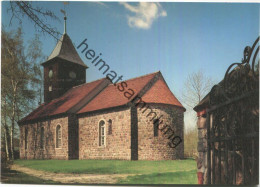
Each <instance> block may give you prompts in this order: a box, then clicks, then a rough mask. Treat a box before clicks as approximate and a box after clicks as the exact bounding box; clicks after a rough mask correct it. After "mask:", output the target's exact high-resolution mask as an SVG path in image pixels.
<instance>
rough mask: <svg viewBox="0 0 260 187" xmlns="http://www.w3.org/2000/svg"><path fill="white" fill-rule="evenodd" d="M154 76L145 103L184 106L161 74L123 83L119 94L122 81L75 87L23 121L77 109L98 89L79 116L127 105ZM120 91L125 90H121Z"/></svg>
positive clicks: (36, 110)
mask: <svg viewBox="0 0 260 187" xmlns="http://www.w3.org/2000/svg"><path fill="white" fill-rule="evenodd" d="M155 76H158V78H159V79H158V80H157V81H156V82H155V83H154V84H153V85H152V87H151V88H150V89H149V90H148V91H147V92H146V93H144V95H143V96H142V100H143V101H144V102H146V103H163V104H170V105H175V106H179V107H183V106H182V104H181V103H180V102H179V101H178V99H177V98H176V97H175V96H174V95H173V94H172V92H171V91H170V89H169V88H168V86H167V84H166V83H165V81H164V79H163V77H162V76H161V73H160V72H156V73H152V74H148V75H145V76H141V77H137V78H134V79H129V80H127V81H123V82H125V83H126V84H127V86H126V85H125V86H124V88H125V89H124V90H123V91H119V89H118V86H121V85H122V84H124V83H123V82H120V83H118V84H116V85H115V86H114V84H109V85H108V86H106V87H105V88H104V87H100V85H101V83H102V82H103V81H104V80H105V78H104V79H100V80H97V81H94V82H91V83H86V84H83V85H80V86H77V87H73V88H72V89H70V90H69V91H68V92H66V93H65V94H64V95H63V96H61V97H59V98H57V99H55V100H52V101H51V102H49V103H47V104H43V105H41V106H39V107H38V108H37V109H35V110H34V111H33V112H31V113H30V114H29V115H28V116H26V117H25V118H23V119H22V120H21V121H20V122H24V121H30V120H35V119H38V118H44V117H49V116H53V115H58V114H64V113H67V112H68V111H69V110H70V109H72V108H73V107H74V106H76V105H78V104H79V103H80V102H82V101H83V100H84V98H86V97H87V96H88V95H92V94H93V91H95V90H97V88H101V92H99V93H95V94H96V95H94V97H93V98H92V100H91V99H90V100H89V101H88V102H87V104H86V105H85V106H84V103H82V104H83V107H82V108H81V109H80V110H79V111H78V112H77V114H81V113H86V112H91V111H96V110H101V109H107V108H112V107H117V106H122V105H126V104H127V103H128V102H130V101H131V100H132V99H134V97H135V96H136V95H137V94H138V95H140V94H139V92H140V91H142V90H143V88H144V87H146V86H147V85H148V83H149V82H150V81H151V80H153V78H156V77H155ZM156 79H157V78H156ZM120 88H121V89H122V87H120ZM102 89H103V90H102ZM128 89H132V90H133V91H134V94H133V96H131V97H130V96H129V97H130V98H129V99H128V98H127V97H126V96H125V95H124V94H126V92H127V91H128V92H129V93H132V92H131V91H130V90H128ZM74 108H75V107H74ZM73 110H74V109H73ZM77 110H78V109H77ZM184 110H185V109H184Z"/></svg>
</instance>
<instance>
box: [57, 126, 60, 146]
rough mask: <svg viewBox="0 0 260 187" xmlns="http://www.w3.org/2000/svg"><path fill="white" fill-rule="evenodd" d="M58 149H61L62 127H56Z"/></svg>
mask: <svg viewBox="0 0 260 187" xmlns="http://www.w3.org/2000/svg"><path fill="white" fill-rule="evenodd" d="M56 148H61V127H60V125H58V126H57V127H56Z"/></svg>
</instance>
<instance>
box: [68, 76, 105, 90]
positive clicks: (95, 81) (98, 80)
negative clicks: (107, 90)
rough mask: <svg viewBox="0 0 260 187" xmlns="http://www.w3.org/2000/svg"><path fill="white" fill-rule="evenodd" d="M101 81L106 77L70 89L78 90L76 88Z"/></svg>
mask: <svg viewBox="0 0 260 187" xmlns="http://www.w3.org/2000/svg"><path fill="white" fill-rule="evenodd" d="M102 79H106V77H104V78H100V79H97V80H94V81H91V82H85V83H83V84H80V85H78V86H73V87H72V88H71V89H74V88H78V87H81V86H85V85H87V84H90V83H93V82H97V81H100V80H102Z"/></svg>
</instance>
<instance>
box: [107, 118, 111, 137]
mask: <svg viewBox="0 0 260 187" xmlns="http://www.w3.org/2000/svg"><path fill="white" fill-rule="evenodd" d="M108 134H109V135H111V134H112V120H111V119H109V120H108Z"/></svg>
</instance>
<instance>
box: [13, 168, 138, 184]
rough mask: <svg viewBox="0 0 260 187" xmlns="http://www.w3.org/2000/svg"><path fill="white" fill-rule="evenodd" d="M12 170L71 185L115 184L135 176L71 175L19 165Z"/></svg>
mask: <svg viewBox="0 0 260 187" xmlns="http://www.w3.org/2000/svg"><path fill="white" fill-rule="evenodd" d="M10 169H12V170H16V171H19V172H23V173H26V174H28V175H32V176H35V177H38V178H41V179H45V180H52V181H56V182H61V183H66V184H68V183H69V184H71V183H74V184H75V183H81V184H115V183H116V182H117V181H118V179H122V178H126V177H127V176H133V175H134V174H71V173H51V172H46V171H40V170H35V169H30V168H26V167H22V166H19V165H15V164H14V165H11V168H10Z"/></svg>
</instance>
